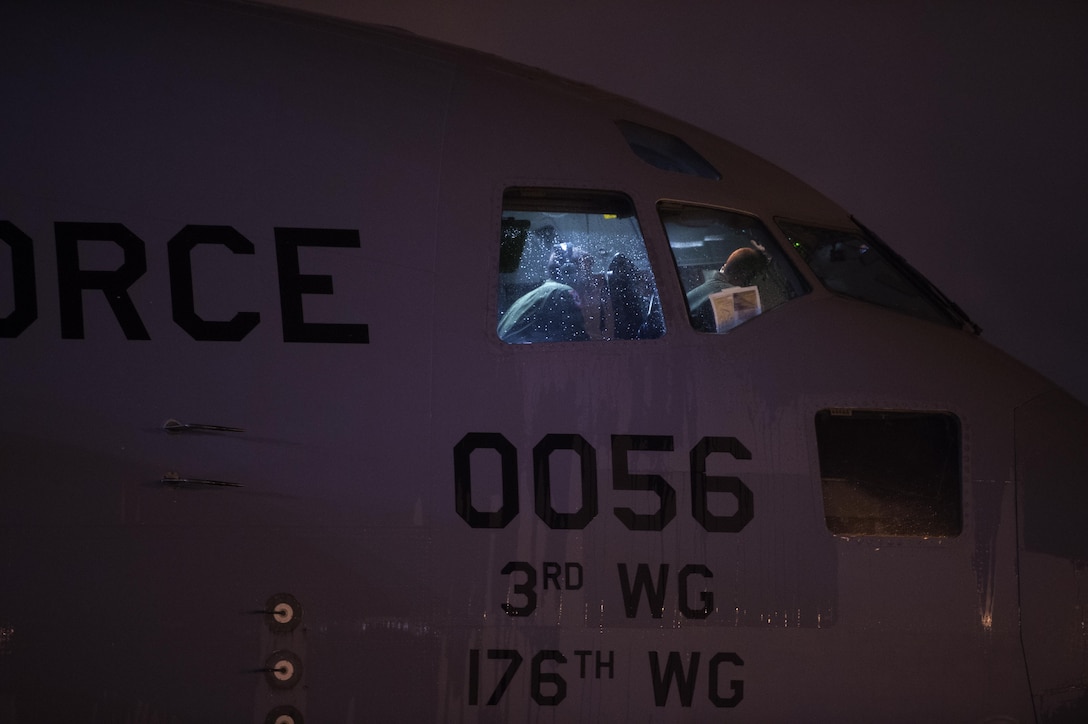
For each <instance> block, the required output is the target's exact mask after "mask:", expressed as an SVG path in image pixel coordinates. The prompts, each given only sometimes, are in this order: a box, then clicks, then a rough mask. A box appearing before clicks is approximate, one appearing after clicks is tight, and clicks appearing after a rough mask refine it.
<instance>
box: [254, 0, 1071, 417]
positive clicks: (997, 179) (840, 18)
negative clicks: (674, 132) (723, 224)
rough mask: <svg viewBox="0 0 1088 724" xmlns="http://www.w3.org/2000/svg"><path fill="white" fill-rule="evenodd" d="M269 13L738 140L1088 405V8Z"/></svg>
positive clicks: (402, 2) (791, 4) (339, 4)
mask: <svg viewBox="0 0 1088 724" xmlns="http://www.w3.org/2000/svg"><path fill="white" fill-rule="evenodd" d="M270 1H271V2H276V3H278V4H283V5H291V6H294V7H304V8H306V9H309V10H313V11H317V12H323V13H328V14H334V15H339V16H341V17H346V18H350V19H353V20H359V21H363V22H370V23H379V24H384V25H393V26H397V27H401V28H405V29H407V30H410V31H413V32H415V33H417V34H419V35H422V36H426V37H432V38H437V39H440V40H445V41H448V42H452V43H455V44H458V45H464V46H467V47H471V48H477V49H479V50H483V51H487V52H490V53H494V54H496V55H500V56H503V57H507V58H510V59H512V60H516V61H519V62H522V63H527V64H529V65H533V66H537V67H540V68H543V69H546V70H549V71H552V72H554V73H557V74H559V75H562V76H566V77H569V78H572V79H575V80H579V81H582V82H586V83H590V84H592V85H595V86H598V87H600V88H603V89H605V90H609V91H612V92H615V93H618V94H620V95H624V96H628V97H630V98H633V99H635V100H637V101H640V102H642V103H644V104H645V105H648V106H650V107H653V108H656V109H659V110H662V111H665V112H667V113H669V114H671V115H673V116H676V117H679V118H682V119H684V120H686V121H689V122H692V123H694V124H696V125H698V126H701V127H703V128H705V129H707V130H709V131H712V132H714V133H715V134H717V135H720V136H722V137H724V138H728V139H729V140H732V141H734V142H736V143H738V144H740V145H741V146H744V147H746V148H748V149H749V150H751V151H753V152H755V153H757V154H759V155H761V156H763V157H765V158H767V159H768V160H770V161H773V162H774V163H776V164H778V165H779V166H782V167H783V168H785V169H786V170H788V171H790V172H792V173H794V174H795V175H797V176H799V177H800V178H802V179H804V180H805V181H807V182H809V183H810V184H812V185H813V186H815V187H816V188H818V189H820V190H821V191H823V192H824V193H826V194H827V195H828V196H830V197H831V198H833V199H835V200H836V201H838V202H839V203H840V204H842V205H843V206H845V207H846V208H847V209H848V210H850V211H851V212H852V213H854V214H855V215H856V216H857V217H858V218H859V219H860V220H861V221H862V222H863V223H865V224H866V225H867V226H869V227H870V228H872V229H873V230H874V231H876V232H877V233H878V234H880V235H881V236H882V237H883V238H884V240H885V241H887V242H888V243H889V244H891V245H892V246H893V247H894V248H895V249H896V250H897V251H899V252H900V253H901V254H902V255H903V256H904V257H906V258H907V260H908V261H910V262H911V263H912V264H913V265H914V266H915V267H917V268H918V269H919V270H920V271H922V272H923V273H924V274H926V275H927V276H928V277H929V278H930V279H932V280H933V281H934V282H935V283H936V284H937V285H938V286H939V287H940V288H941V289H942V290H943V291H944V292H945V293H946V294H947V295H948V296H949V297H951V298H952V299H953V300H954V301H956V302H957V303H958V304H959V305H960V306H961V307H963V309H964V310H965V311H967V313H968V314H969V315H971V316H972V317H973V318H974V320H975V321H976V322H977V323H978V324H980V325H981V326H982V328H983V337H984V338H986V339H987V340H989V341H990V342H992V343H993V344H995V345H997V346H999V347H1001V348H1003V349H1005V350H1006V351H1008V352H1010V353H1011V354H1013V355H1014V356H1015V357H1017V358H1019V359H1021V360H1023V361H1024V362H1027V363H1028V364H1030V365H1032V366H1033V367H1035V368H1037V369H1039V370H1040V371H1042V372H1043V373H1045V374H1046V375H1048V376H1049V377H1050V378H1051V379H1053V380H1054V381H1056V382H1057V383H1059V384H1060V385H1062V386H1063V387H1065V388H1066V389H1067V390H1069V391H1070V392H1072V393H1073V394H1075V395H1077V396H1078V397H1080V398H1081V399H1082V400H1085V401H1088V313H1086V312H1085V307H1084V302H1083V301H1082V299H1081V298H1080V297H1081V294H1082V293H1084V290H1085V288H1086V286H1088V285H1086V283H1085V280H1084V277H1085V275H1086V274H1088V246H1086V244H1085V239H1084V238H1083V236H1084V232H1083V231H1082V229H1081V225H1080V223H1079V222H1080V215H1081V210H1082V208H1083V207H1084V206H1086V205H1088V203H1086V202H1088V131H1086V129H1088V40H1086V38H1088V2H1084V1H1083V0H1065V1H1058V2H1055V1H1047V0H1043V1H1041V2H1034V3H1029V2H1026V1H1022V2H1011V1H1008V0H994V1H982V0H974V1H970V2H967V1H960V0H935V1H926V0H917V1H912V2H907V1H906V0H901V1H898V2H890V1H880V0H852V1H851V0H760V1H759V2H753V1H752V0H746V1H745V2H732V1H730V0H673V1H672V2H669V3H662V2H638V1H635V0H549V1H548V2H540V1H534V2H529V1H525V0H480V1H476V2H469V1H468V0H396V1H392V0H390V1H389V2H377V1H375V0H270Z"/></svg>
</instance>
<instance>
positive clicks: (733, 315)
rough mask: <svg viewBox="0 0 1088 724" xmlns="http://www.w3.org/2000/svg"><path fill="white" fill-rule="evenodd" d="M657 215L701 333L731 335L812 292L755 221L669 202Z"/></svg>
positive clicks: (745, 217) (750, 217)
mask: <svg viewBox="0 0 1088 724" xmlns="http://www.w3.org/2000/svg"><path fill="white" fill-rule="evenodd" d="M657 210H658V213H659V214H660V215H661V221H662V223H663V224H664V225H665V233H666V235H668V237H669V247H670V248H671V249H672V255H673V260H674V261H675V263H676V272H677V274H678V275H679V277H680V285H681V286H682V287H683V290H684V293H685V294H686V295H687V304H688V316H689V317H690V319H691V324H692V326H693V327H694V328H695V329H697V330H699V331H700V332H710V333H718V332H728V331H729V330H730V329H733V328H734V327H736V326H737V325H738V324H742V323H743V322H746V321H748V320H749V319H752V318H753V317H756V316H758V315H759V314H762V313H763V312H765V311H767V310H768V309H773V308H774V307H777V306H778V305H780V304H782V303H784V302H786V301H788V300H790V299H793V298H794V297H797V296H799V295H801V294H804V293H805V292H807V291H808V287H807V286H806V285H805V283H804V281H803V280H802V279H801V277H800V276H798V274H797V272H796V270H795V269H794V268H793V267H792V266H791V265H790V263H789V262H788V261H787V260H786V258H785V256H784V255H783V253H782V250H781V249H780V248H779V247H778V245H777V244H776V243H775V241H774V239H772V237H771V234H770V232H769V231H767V227H766V226H764V225H763V222H761V221H760V220H759V219H757V218H755V217H754V216H749V215H747V214H740V213H737V212H735V211H725V210H723V209H713V208H708V207H704V206H692V205H687V204H679V203H675V202H666V201H663V202H661V203H660V204H658V206H657Z"/></svg>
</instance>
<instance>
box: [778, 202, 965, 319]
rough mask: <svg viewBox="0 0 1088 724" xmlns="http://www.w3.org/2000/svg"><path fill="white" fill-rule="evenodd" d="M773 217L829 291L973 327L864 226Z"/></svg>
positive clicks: (901, 310) (931, 286)
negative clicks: (812, 223)
mask: <svg viewBox="0 0 1088 724" xmlns="http://www.w3.org/2000/svg"><path fill="white" fill-rule="evenodd" d="M776 221H777V222H778V226H779V228H780V229H782V233H784V234H785V235H786V238H787V239H789V241H790V243H791V244H793V248H794V249H796V250H797V253H798V254H800V256H801V258H802V259H804V260H805V262H807V263H808V265H809V266H810V267H812V271H813V272H815V273H816V276H818V277H819V278H820V280H821V281H822V282H823V283H824V284H825V285H826V286H827V288H828V289H830V290H831V291H833V292H837V293H839V294H842V295H845V296H848V297H853V298H855V299H861V300H862V301H866V302H870V303H872V304H879V305H880V306H882V307H889V308H891V309H896V310H898V311H900V312H906V313H907V314H910V315H913V316H915V317H919V318H921V319H926V320H929V321H931V322H938V323H940V324H947V325H951V326H956V327H960V326H967V327H973V326H974V324H973V323H972V322H971V321H970V320H969V319H967V317H966V315H964V314H963V312H962V311H960V310H959V308H958V307H956V306H955V305H954V304H952V303H951V302H950V301H948V300H947V299H946V298H945V297H944V296H943V295H942V294H941V293H940V292H939V291H937V289H936V288H935V287H934V286H933V285H932V284H930V283H929V282H928V281H926V279H925V278H924V277H923V276H922V275H921V274H919V273H918V272H917V271H915V270H914V269H912V268H911V267H910V266H909V265H907V264H906V262H904V261H903V260H902V259H900V258H899V257H898V256H897V255H896V254H895V253H894V252H893V251H892V250H891V249H889V248H887V247H886V246H885V245H884V244H882V243H881V242H880V241H879V239H877V238H875V237H874V236H873V235H871V234H869V233H866V231H865V230H864V229H830V228H823V227H818V226H809V225H807V224H800V223H796V222H792V221H786V220H784V219H776Z"/></svg>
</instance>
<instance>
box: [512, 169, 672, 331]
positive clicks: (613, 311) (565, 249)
mask: <svg viewBox="0 0 1088 724" xmlns="http://www.w3.org/2000/svg"><path fill="white" fill-rule="evenodd" d="M500 209H501V212H500V214H499V216H500V224H499V226H500V232H499V238H500V250H499V255H498V269H497V272H498V274H497V277H496V279H497V285H496V286H495V287H494V289H495V291H494V293H493V297H492V299H493V300H494V303H495V307H494V310H495V316H494V317H492V319H493V320H495V325H496V326H495V327H493V329H494V333H495V335H496V337H497V338H498V340H499V341H500V342H502V343H503V344H505V345H508V346H510V347H526V346H541V345H543V346H545V347H554V346H556V345H561V346H566V344H569V343H571V342H631V341H638V342H645V341H650V340H656V339H660V338H662V337H664V336H665V334H666V323H665V315H664V314H663V311H662V309H661V299H660V295H659V293H658V288H659V287H658V282H657V278H658V275H657V272H656V269H655V266H656V265H655V264H654V263H653V262H652V261H651V256H652V254H651V252H650V249H649V247H648V244H647V238H646V234H645V233H644V231H643V226H642V223H641V220H640V218H639V214H638V211H637V208H636V204H635V202H634V200H633V199H632V198H631V196H630V195H629V194H627V193H625V192H623V191H617V190H611V189H597V188H583V187H562V186H535V185H531V184H509V185H505V186H503V188H502V195H501V205H500ZM625 221H626V222H628V223H627V224H623V223H617V222H625ZM549 226H550V227H551V228H550V231H549ZM545 231H548V233H550V234H551V235H552V236H551V237H549V238H547V239H545V238H544V237H543V236H539V234H540V233H542V232H545ZM606 232H607V233H606ZM545 247H547V248H545ZM557 254H559V257H557ZM549 257H550V258H549ZM560 257H562V258H560ZM567 257H570V258H567ZM575 257H577V258H575ZM545 262H546V263H545ZM557 265H558V268H556V267H557ZM583 265H584V266H585V271H584V273H583V274H579V275H578V278H581V277H583V276H584V277H585V278H582V279H581V283H577V282H575V281H572V280H570V279H559V278H557V277H555V276H554V274H553V273H558V272H559V271H561V270H562V269H567V268H570V269H572V270H573V269H577V268H579V267H582V266H583ZM565 282H569V284H567V283H565ZM572 285H573V286H572ZM530 293H533V294H535V297H534V298H536V297H539V299H538V300H537V301H533V299H529V298H530V296H531V294H530ZM527 299H528V300H529V301H526V300H527ZM540 300H543V301H540ZM515 307H517V308H516V309H515ZM511 310H514V311H515V312H516V313H517V314H518V318H516V319H515V318H513V317H511V318H508V317H507V315H508V314H509V313H510V312H511ZM590 310H595V312H591V311H590ZM583 311H584V312H585V314H584V315H583V314H582V312H583ZM543 312H547V314H546V315H544V316H545V317H546V318H551V319H558V320H563V319H566V320H570V321H556V322H555V323H554V324H553V323H547V324H542V323H539V322H538V321H533V322H531V323H530V322H529V317H527V316H526V315H532V316H533V317H535V320H540V319H541V314H542V313H543ZM576 318H577V319H576ZM530 327H531V328H533V329H534V330H535V331H533V332H530V331H528V330H529V328H530Z"/></svg>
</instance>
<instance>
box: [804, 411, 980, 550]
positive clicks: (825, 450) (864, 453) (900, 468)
mask: <svg viewBox="0 0 1088 724" xmlns="http://www.w3.org/2000/svg"><path fill="white" fill-rule="evenodd" d="M816 444H817V446H818V447H819V451H820V477H821V479H822V481H823V498H824V519H825V521H826V522H827V528H828V530H830V531H831V532H832V533H835V534H837V535H846V536H851V535H883V536H922V537H931V536H933V537H941V536H955V535H959V533H960V531H961V530H962V528H963V524H962V518H963V515H962V511H963V503H962V493H961V491H962V483H961V474H960V467H961V464H960V425H959V419H958V418H957V417H956V416H955V415H953V414H951V413H947V412H899V411H886V410H849V409H847V410H821V411H820V412H818V413H816Z"/></svg>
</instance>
